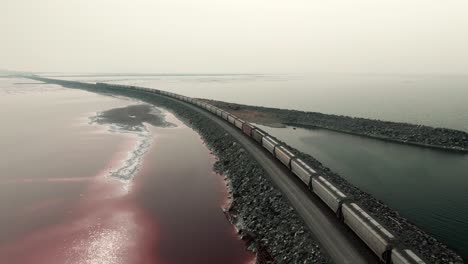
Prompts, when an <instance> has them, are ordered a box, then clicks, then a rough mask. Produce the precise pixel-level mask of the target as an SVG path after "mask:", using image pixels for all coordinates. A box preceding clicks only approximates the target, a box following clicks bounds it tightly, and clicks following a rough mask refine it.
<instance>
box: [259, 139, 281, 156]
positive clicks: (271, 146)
mask: <svg viewBox="0 0 468 264" xmlns="http://www.w3.org/2000/svg"><path fill="white" fill-rule="evenodd" d="M278 145H279V143H278V141H276V140H274V139H273V138H271V137H270V136H266V135H265V136H264V137H263V138H262V146H263V147H264V148H266V149H267V150H268V151H269V152H270V153H271V154H273V156H274V155H275V148H276V146H278Z"/></svg>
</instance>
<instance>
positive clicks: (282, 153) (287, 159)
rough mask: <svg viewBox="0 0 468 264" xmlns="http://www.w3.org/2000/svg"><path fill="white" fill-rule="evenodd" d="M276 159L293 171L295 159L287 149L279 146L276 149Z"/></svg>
mask: <svg viewBox="0 0 468 264" xmlns="http://www.w3.org/2000/svg"><path fill="white" fill-rule="evenodd" d="M275 157H276V158H277V159H278V160H279V161H281V163H283V164H284V165H285V166H286V167H288V168H289V169H291V159H292V158H294V157H295V155H294V154H292V153H291V152H290V151H289V150H288V149H286V147H284V146H279V147H276V148H275Z"/></svg>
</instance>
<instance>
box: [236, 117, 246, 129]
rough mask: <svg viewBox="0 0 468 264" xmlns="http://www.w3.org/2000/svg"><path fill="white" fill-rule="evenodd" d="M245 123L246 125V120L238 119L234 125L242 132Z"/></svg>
mask: <svg viewBox="0 0 468 264" xmlns="http://www.w3.org/2000/svg"><path fill="white" fill-rule="evenodd" d="M244 123H245V122H244V120H242V119H239V118H236V119H235V120H234V125H235V126H236V127H237V128H239V129H240V130H242V126H243V125H244Z"/></svg>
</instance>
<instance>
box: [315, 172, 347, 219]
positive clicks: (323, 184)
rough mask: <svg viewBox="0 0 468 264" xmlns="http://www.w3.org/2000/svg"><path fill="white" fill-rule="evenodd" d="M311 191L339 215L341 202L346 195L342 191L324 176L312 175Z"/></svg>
mask: <svg viewBox="0 0 468 264" xmlns="http://www.w3.org/2000/svg"><path fill="white" fill-rule="evenodd" d="M311 188H312V191H313V192H314V193H315V194H316V195H317V196H318V197H320V199H322V201H323V202H325V204H326V205H328V207H330V209H332V210H333V212H335V214H337V215H338V216H341V213H342V210H341V207H342V204H343V203H344V202H345V201H346V200H347V198H348V197H347V196H346V195H345V194H344V193H342V192H341V191H340V190H338V188H336V187H335V186H334V185H333V184H331V183H330V182H329V181H327V180H326V179H325V178H324V177H322V176H319V177H313V178H312V179H311Z"/></svg>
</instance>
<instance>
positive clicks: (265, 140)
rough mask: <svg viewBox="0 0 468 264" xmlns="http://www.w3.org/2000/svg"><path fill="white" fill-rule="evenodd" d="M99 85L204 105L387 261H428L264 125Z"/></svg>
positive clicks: (403, 263)
mask: <svg viewBox="0 0 468 264" xmlns="http://www.w3.org/2000/svg"><path fill="white" fill-rule="evenodd" d="M97 85H102V86H106V87H108V88H117V89H136V90H139V91H143V92H148V93H153V94H159V95H164V96H168V97H171V98H175V99H178V100H181V101H184V102H187V103H190V104H193V105H196V106H198V107H200V108H203V109H205V110H207V111H209V112H211V113H212V114H214V115H216V116H218V117H219V118H222V119H224V120H225V121H226V122H229V123H231V124H232V125H233V126H235V127H237V128H238V129H239V130H241V131H242V132H243V133H244V134H245V135H246V136H247V137H250V138H251V139H252V140H253V141H255V142H256V143H258V144H259V145H260V146H262V147H263V148H264V149H265V150H266V151H267V152H268V153H270V154H271V155H273V156H274V157H275V158H276V159H278V161H280V162H281V163H282V164H283V165H284V166H286V167H287V168H288V170H289V171H291V173H292V174H293V175H295V176H296V177H297V178H298V179H299V180H300V181H301V182H302V183H303V184H304V185H305V186H307V189H308V190H309V191H310V192H312V193H314V194H315V195H317V196H318V197H319V198H320V199H321V200H322V201H323V202H324V204H325V205H326V206H328V207H329V208H330V209H331V210H332V211H333V212H334V213H335V214H336V215H337V217H338V218H340V219H341V220H342V221H343V222H344V224H345V225H347V226H348V227H349V228H350V229H351V230H352V231H353V232H354V233H355V234H356V235H357V236H358V237H359V238H360V239H361V240H362V241H363V242H364V243H365V244H366V245H367V246H368V247H369V248H370V249H371V250H372V251H373V252H374V253H375V254H376V255H377V256H378V257H379V258H380V260H381V262H382V263H385V264H423V263H425V262H424V261H423V260H422V259H421V258H420V257H419V256H417V255H416V254H415V253H414V252H413V251H412V250H410V249H406V248H401V247H400V246H398V245H399V243H398V240H397V238H396V237H395V236H394V235H393V234H392V233H391V232H390V231H388V230H387V229H386V228H385V227H384V226H382V225H381V224H379V223H378V222H377V221H376V220H375V219H374V218H373V217H372V216H370V215H369V214H368V213H367V212H366V211H365V210H364V209H363V208H362V207H360V206H359V205H358V204H357V203H356V202H355V201H353V199H352V198H351V197H349V196H348V195H346V194H344V193H343V192H342V191H340V190H339V189H338V188H337V187H336V186H334V185H333V184H332V183H331V182H329V181H328V180H327V179H326V178H325V177H323V176H321V175H320V174H319V173H317V172H316V171H315V170H314V169H313V168H312V167H311V166H309V165H308V164H307V163H306V162H304V161H302V160H301V159H300V158H298V157H296V156H295V155H294V154H293V153H292V152H291V151H290V150H288V147H287V146H285V145H283V144H282V143H280V142H279V141H278V140H277V139H275V138H274V137H273V136H271V135H269V134H268V133H266V132H265V131H263V130H261V129H260V128H257V127H255V126H254V125H252V124H249V123H248V122H246V121H244V120H242V119H240V118H238V117H236V116H235V115H233V114H231V113H229V112H226V111H224V110H222V109H220V108H218V107H216V106H213V105H211V104H208V103H205V102H202V101H200V100H198V99H195V98H190V97H186V96H183V95H178V94H174V93H170V92H167V91H162V90H157V89H151V88H144V87H136V86H126V85H117V84H106V83H97Z"/></svg>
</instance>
